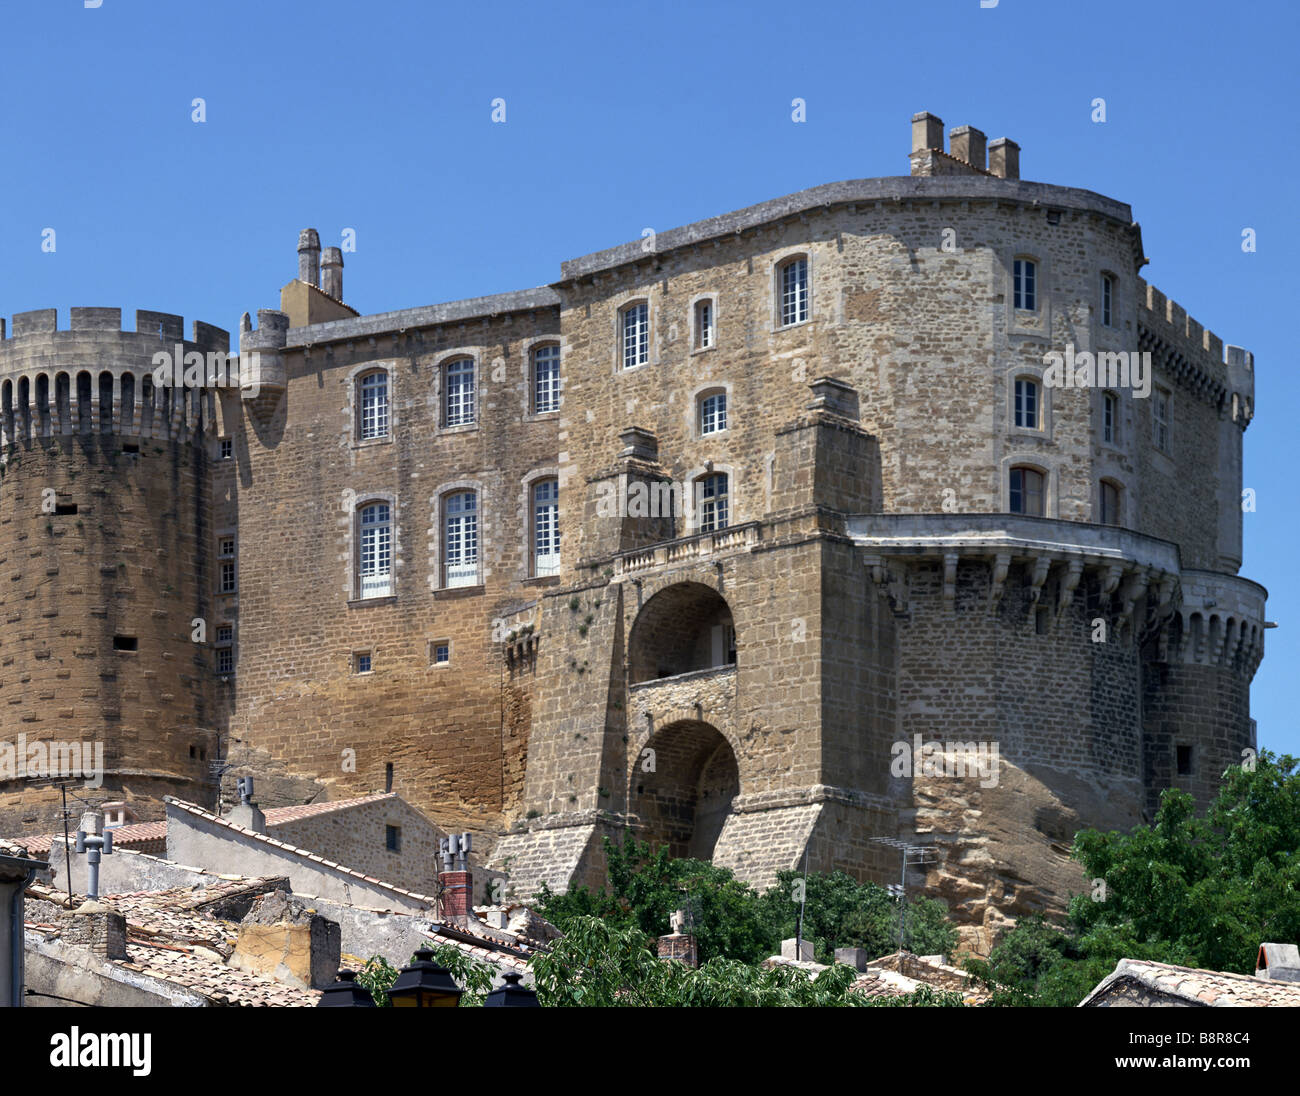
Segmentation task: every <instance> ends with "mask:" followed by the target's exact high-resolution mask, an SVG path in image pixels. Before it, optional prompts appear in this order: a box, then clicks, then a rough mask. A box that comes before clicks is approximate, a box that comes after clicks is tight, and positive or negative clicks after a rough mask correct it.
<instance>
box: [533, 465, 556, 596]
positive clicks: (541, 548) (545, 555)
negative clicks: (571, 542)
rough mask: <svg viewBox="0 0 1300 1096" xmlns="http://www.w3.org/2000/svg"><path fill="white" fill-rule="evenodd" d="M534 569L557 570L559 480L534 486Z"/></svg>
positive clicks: (536, 571)
mask: <svg viewBox="0 0 1300 1096" xmlns="http://www.w3.org/2000/svg"><path fill="white" fill-rule="evenodd" d="M533 551H534V555H533V573H534V575H535V576H536V577H537V578H546V577H547V576H549V575H558V574H559V573H560V483H559V480H542V482H541V483H539V484H537V485H536V486H535V487H534V488H533Z"/></svg>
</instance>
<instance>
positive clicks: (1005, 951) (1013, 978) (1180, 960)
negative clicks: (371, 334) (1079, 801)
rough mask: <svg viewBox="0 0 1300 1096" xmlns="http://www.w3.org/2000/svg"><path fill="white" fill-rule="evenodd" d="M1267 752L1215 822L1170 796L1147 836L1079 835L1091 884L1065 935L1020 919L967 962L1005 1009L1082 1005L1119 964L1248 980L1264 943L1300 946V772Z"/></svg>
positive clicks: (1228, 789)
mask: <svg viewBox="0 0 1300 1096" xmlns="http://www.w3.org/2000/svg"><path fill="white" fill-rule="evenodd" d="M1297 764H1298V762H1297V759H1296V758H1294V757H1291V756H1289V755H1283V756H1281V757H1278V756H1276V755H1274V754H1272V753H1270V752H1269V751H1267V750H1265V751H1262V752H1261V753H1260V755H1259V757H1258V759H1257V760H1256V762H1255V765H1254V768H1253V770H1247V769H1243V768H1242V767H1240V766H1234V767H1232V768H1230V769H1228V771H1227V772H1226V773H1224V776H1223V783H1222V785H1221V787H1220V789H1219V793H1218V796H1217V797H1216V799H1215V802H1214V804H1213V805H1212V806H1211V808H1210V810H1209V812H1208V814H1207V815H1206V816H1204V817H1197V816H1196V813H1195V807H1194V802H1193V800H1192V797H1191V796H1190V795H1188V794H1187V793H1186V792H1183V791H1179V790H1176V789H1171V790H1169V791H1166V792H1165V793H1164V794H1163V795H1162V796H1161V799H1160V809H1159V811H1158V813H1157V814H1156V818H1155V821H1154V822H1153V823H1152V825H1150V826H1138V827H1136V828H1134V829H1133V830H1132V831H1130V832H1129V833H1117V832H1113V831H1112V832H1110V833H1100V832H1098V831H1095V830H1083V831H1081V832H1080V833H1079V834H1078V836H1077V837H1076V838H1075V843H1074V853H1073V854H1074V857H1075V858H1076V859H1077V860H1079V861H1080V862H1081V863H1082V864H1083V867H1084V871H1085V873H1086V875H1087V877H1088V879H1089V880H1091V881H1092V885H1091V886H1090V888H1089V892H1088V893H1087V894H1080V895H1076V896H1075V897H1074V898H1073V899H1072V900H1071V902H1070V909H1069V916H1068V919H1067V922H1066V924H1065V926H1063V927H1062V928H1055V927H1053V926H1051V925H1048V924H1046V923H1044V922H1042V921H1041V920H1039V919H1027V920H1024V921H1022V922H1021V923H1020V924H1019V925H1017V926H1016V928H1015V929H1013V930H1012V931H1011V932H1009V933H1008V934H1007V935H1006V936H1005V937H1004V938H1003V939H1002V940H1001V941H1000V942H999V943H998V945H997V946H996V947H995V948H994V949H993V952H992V954H991V955H990V957H989V959H988V961H987V962H975V961H973V962H972V963H970V964H968V965H969V966H970V968H971V969H972V970H973V971H974V972H975V973H977V974H978V975H979V976H980V977H981V978H983V979H984V980H985V981H987V982H989V983H991V984H993V985H994V986H995V987H996V992H995V1001H996V1002H997V1003H1007V1004H1041V1005H1075V1004H1078V1002H1079V1001H1080V1000H1081V999H1082V998H1083V997H1084V996H1086V995H1087V993H1088V992H1089V991H1090V990H1091V989H1092V988H1093V987H1094V986H1095V985H1096V984H1097V983H1098V982H1099V981H1101V979H1102V978H1104V977H1105V976H1106V975H1107V974H1109V973H1110V972H1111V971H1112V970H1113V969H1114V967H1115V964H1116V963H1117V962H1118V961H1119V960H1120V959H1122V958H1128V959H1150V960H1155V961H1157V962H1165V963H1176V964H1178V965H1180V966H1190V967H1201V968H1205V969H1208V970H1224V971H1235V972H1237V973H1240V974H1251V973H1253V972H1254V969H1255V966H1254V964H1255V956H1256V953H1257V949H1258V947H1259V945H1260V943H1262V942H1264V941H1267V940H1285V941H1291V940H1296V939H1300V773H1297V771H1296V768H1297Z"/></svg>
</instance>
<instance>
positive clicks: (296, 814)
mask: <svg viewBox="0 0 1300 1096" xmlns="http://www.w3.org/2000/svg"><path fill="white" fill-rule="evenodd" d="M396 798H397V793H396V792H379V793H378V794H377V795H363V796H360V797H359V798H357V799H336V800H334V801H332V802H327V803H304V804H302V805H301V806H298V807H272V808H271V809H270V810H268V811H263V812H262V813H263V814H265V815H266V824H267V825H268V826H278V825H280V824H281V823H282V822H297V821H298V819H300V818H314V817H315V816H316V815H318V814H328V813H329V812H330V811H345V810H350V809H351V808H353V807H359V806H361V805H362V804H363V803H378V802H379V801H380V800H381V799H396Z"/></svg>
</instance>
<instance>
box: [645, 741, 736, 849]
mask: <svg viewBox="0 0 1300 1096" xmlns="http://www.w3.org/2000/svg"><path fill="white" fill-rule="evenodd" d="M647 750H649V751H653V753H647V752H646V751H647ZM631 792H632V794H631V796H630V806H631V808H632V813H633V814H634V815H635V816H636V817H637V819H638V820H639V821H640V823H641V830H640V833H639V836H640V838H641V839H642V840H643V841H648V842H649V843H650V844H651V845H654V846H659V845H667V846H668V850H669V852H670V854H671V855H673V856H675V857H680V856H690V857H694V858H695V859H697V860H711V859H712V858H713V850H714V847H715V846H716V845H717V843H718V837H719V836H720V835H721V833H722V827H723V824H724V823H725V822H726V820H727V815H728V814H730V813H731V801H732V800H733V799H734V798H735V797H736V796H737V795H739V794H740V770H739V768H738V767H737V765H736V755H735V753H734V751H733V750H732V748H731V744H730V743H729V742H728V741H727V740H726V739H725V738H724V737H723V736H722V735H721V734H720V733H719V732H718V731H717V730H716V729H715V728H714V727H712V726H710V725H709V724H708V723H701V722H694V721H683V722H678V723H671V724H669V725H668V726H666V727H664V728H662V729H661V730H658V731H656V732H655V733H654V734H652V735H651V736H650V739H649V741H648V742H647V743H646V745H645V747H644V748H643V749H642V751H641V753H640V755H639V756H638V757H637V758H636V760H635V761H634V763H633V769H632V788H631Z"/></svg>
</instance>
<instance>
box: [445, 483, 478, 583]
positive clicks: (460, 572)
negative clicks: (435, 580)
mask: <svg viewBox="0 0 1300 1096" xmlns="http://www.w3.org/2000/svg"><path fill="white" fill-rule="evenodd" d="M467 499H469V500H472V501H471V502H470V503H469V504H467V503H466V500H467ZM479 518H480V514H479V493H478V491H476V490H474V489H473V488H462V489H461V490H458V491H449V492H448V493H447V494H445V495H444V496H443V497H442V529H441V538H442V586H443V589H446V590H451V589H458V588H461V587H465V586H477V585H479ZM453 545H454V550H453Z"/></svg>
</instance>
